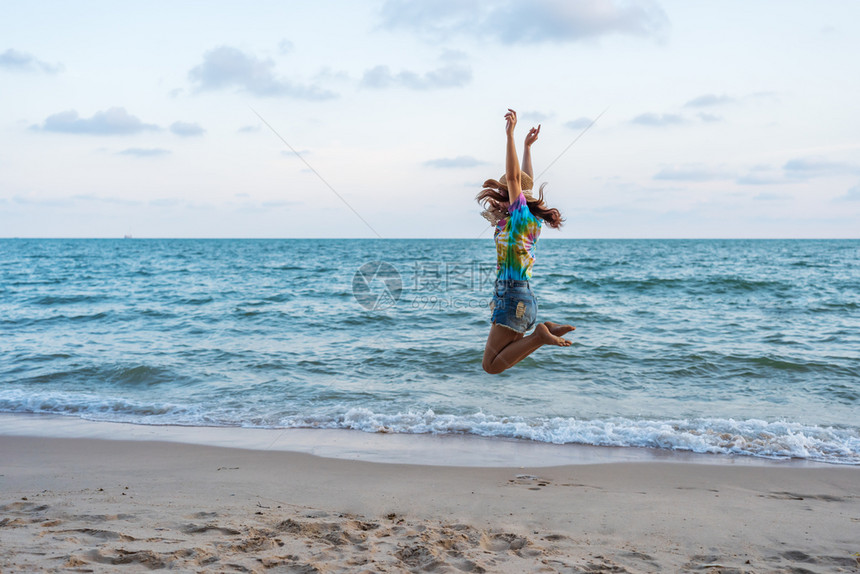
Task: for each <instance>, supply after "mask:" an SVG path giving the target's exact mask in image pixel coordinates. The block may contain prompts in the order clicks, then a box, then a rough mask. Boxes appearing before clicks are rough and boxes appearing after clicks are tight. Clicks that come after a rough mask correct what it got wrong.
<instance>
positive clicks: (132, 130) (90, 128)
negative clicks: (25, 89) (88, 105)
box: [31, 108, 161, 135]
mask: <svg viewBox="0 0 860 574" xmlns="http://www.w3.org/2000/svg"><path fill="white" fill-rule="evenodd" d="M31 129H34V130H37V131H45V132H58V133H68V134H91V135H128V134H136V133H139V132H143V131H152V130H159V129H161V128H159V127H158V126H157V125H155V124H147V123H144V122H142V121H141V120H140V119H139V118H137V117H136V116H133V115H131V114H129V113H128V112H127V111H126V110H125V108H109V109H107V110H105V111H102V112H96V113H95V114H93V117H91V118H82V117H79V116H78V112H76V111H75V110H67V111H65V112H59V113H57V114H53V115H51V116H48V117H47V118H46V119H45V122H44V123H43V124H42V125H41V126H35V125H34V126H31Z"/></svg>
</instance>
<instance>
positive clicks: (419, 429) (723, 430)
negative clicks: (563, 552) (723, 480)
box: [0, 390, 860, 465]
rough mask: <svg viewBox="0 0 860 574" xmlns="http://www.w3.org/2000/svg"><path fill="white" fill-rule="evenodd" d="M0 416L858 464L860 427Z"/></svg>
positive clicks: (21, 397) (39, 400)
mask: <svg viewBox="0 0 860 574" xmlns="http://www.w3.org/2000/svg"><path fill="white" fill-rule="evenodd" d="M0 412H14V413H39V414H63V415H74V416H78V417H81V418H84V419H89V420H99V421H115V422H131V423H137V424H150V425H153V424H155V425H165V424H170V425H185V426H243V427H253V428H326V429H353V430H360V431H364V432H372V433H405V434H468V435H476V436H481V437H499V438H514V439H526V440H532V441H536V442H543V443H553V444H578V445H594V446H616V447H648V448H660V449H669V450H674V451H688V452H694V453H709V454H726V455H742V456H756V457H765V458H772V459H791V458H797V459H806V460H810V461H816V462H828V463H836V464H848V465H860V429H858V428H837V427H832V426H817V425H814V424H802V423H799V422H791V421H765V420H757V419H749V420H734V419H723V418H697V419H672V420H653V419H631V418H623V417H614V418H606V419H590V420H580V419H576V418H565V417H523V416H498V415H493V414H486V413H483V412H476V413H472V414H465V415H461V414H437V413H435V412H434V411H433V410H426V411H408V412H398V413H380V412H375V411H373V410H371V409H368V408H348V409H343V410H341V411H338V410H337V409H336V408H333V407H329V409H328V410H326V411H320V412H316V413H309V414H306V415H299V416H295V415H294V416H280V415H271V416H266V415H265V414H264V413H259V412H252V408H251V409H248V411H247V412H239V411H230V410H226V409H225V410H212V409H210V410H206V409H204V408H203V407H201V406H196V405H195V406H189V405H180V404H173V403H166V402H165V403H146V402H141V401H134V400H130V399H127V398H119V397H104V396H96V395H89V394H52V393H43V394H40V393H30V394H27V393H24V392H23V391H21V390H7V391H2V392H0Z"/></svg>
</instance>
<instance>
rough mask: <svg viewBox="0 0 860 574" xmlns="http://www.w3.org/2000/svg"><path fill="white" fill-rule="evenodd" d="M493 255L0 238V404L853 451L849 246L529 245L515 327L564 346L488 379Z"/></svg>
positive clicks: (765, 449) (855, 328) (790, 451)
mask: <svg viewBox="0 0 860 574" xmlns="http://www.w3.org/2000/svg"><path fill="white" fill-rule="evenodd" d="M494 254H495V251H494V247H493V243H492V240H491V239H484V240H459V239H458V240H291V239H290V240H138V239H132V240H24V239H6V240H0V351H2V352H0V412H19V413H53V414H63V415H69V416H77V417H83V418H87V419H94V420H106V421H120V422H132V423H140V424H180V425H215V426H248V427H271V428H282V427H321V428H349V429H357V430H362V431H369V432H401V433H427V432H433V433H471V434H477V435H483V436H499V437H508V438H522V439H529V440H536V441H545V442H553V443H577V444H598V445H616V446H626V447H642V446H647V447H658V448H666V449H680V450H691V451H696V452H705V453H728V454H736V455H751V456H764V457H770V458H785V457H793V458H805V459H809V460H816V461H826V462H833V463H842V464H853V465H857V464H860V241H845V240H843V241H805V240H804V241H781V240H773V241H759V240H756V241H740V240H732V241H721V240H690V241H683V240H666V241H662V240H639V241H635V240H616V241H610V240H543V241H541V243H540V244H539V246H538V258H537V263H536V264H535V269H534V273H535V276H534V281H533V289H534V291H535V293H536V294H537V297H538V300H539V306H540V308H539V311H538V320H541V321H543V320H554V321H557V322H560V321H564V322H570V323H572V324H574V325H576V326H577V330H576V332H575V333H573V334H572V335H571V337H570V338H572V340H573V341H574V344H573V346H571V347H569V348H566V349H560V348H543V349H540V350H538V351H537V352H536V353H535V354H534V355H532V356H531V357H529V358H527V359H526V360H525V361H523V362H522V363H520V364H519V365H518V366H516V367H514V368H513V369H511V370H509V371H507V372H506V373H504V374H502V375H497V376H491V375H487V374H486V373H484V372H483V370H482V369H481V357H482V353H483V347H484V342H485V341H486V336H487V332H488V330H489V320H488V318H489V310H488V308H487V305H488V303H489V299H490V295H491V285H492V278H493V273H494V271H495V266H494ZM360 270H361V273H359V274H358V275H357V272H359V271H360ZM374 273H375V274H374Z"/></svg>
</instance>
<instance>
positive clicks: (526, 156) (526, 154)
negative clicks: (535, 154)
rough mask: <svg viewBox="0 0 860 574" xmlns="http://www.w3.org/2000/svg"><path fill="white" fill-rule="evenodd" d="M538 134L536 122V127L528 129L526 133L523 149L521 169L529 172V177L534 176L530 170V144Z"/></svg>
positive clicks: (535, 139) (538, 129) (538, 128)
mask: <svg viewBox="0 0 860 574" xmlns="http://www.w3.org/2000/svg"><path fill="white" fill-rule="evenodd" d="M538 134H540V124H538V127H536V128H532V129H530V130H529V133H528V134H527V135H526V145H525V147H524V149H523V171H524V172H526V173H527V174H529V177H530V178H532V179H534V178H535V174H534V171H533V170H532V144H533V143H535V142H536V141H537V139H538Z"/></svg>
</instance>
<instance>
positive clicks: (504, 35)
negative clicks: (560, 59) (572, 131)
mask: <svg viewBox="0 0 860 574" xmlns="http://www.w3.org/2000/svg"><path fill="white" fill-rule="evenodd" d="M381 18H382V25H383V27H385V28H388V29H398V28H400V29H407V30H410V31H414V32H417V33H419V34H421V35H423V36H426V37H429V38H430V39H433V40H443V39H446V38H448V37H450V36H452V35H456V34H463V35H469V36H472V37H475V38H481V39H483V38H487V37H490V38H492V39H494V40H496V41H499V42H501V43H503V44H535V43H541V42H576V41H579V40H584V39H588V38H595V37H599V36H603V35H607V34H629V35H636V36H660V35H661V34H662V33H663V32H664V31H665V30H666V28H667V27H668V25H669V19H668V17H667V16H666V13H665V12H663V10H662V9H661V8H660V7H659V5H657V4H656V2H654V1H652V0H643V1H640V2H635V3H634V2H625V1H620V0H578V1H576V2H570V1H569V0H531V1H527V2H504V1H498V0H497V1H494V2H486V1H483V2H482V1H480V0H437V1H435V2H426V1H425V0H388V1H387V2H386V3H385V4H384V5H383V7H382V11H381Z"/></svg>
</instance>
